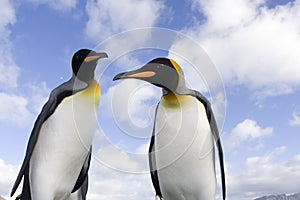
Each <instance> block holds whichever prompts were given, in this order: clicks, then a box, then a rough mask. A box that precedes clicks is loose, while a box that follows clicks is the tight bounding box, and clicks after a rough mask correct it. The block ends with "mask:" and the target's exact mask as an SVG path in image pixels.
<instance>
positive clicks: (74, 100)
mask: <svg viewBox="0 0 300 200" xmlns="http://www.w3.org/2000/svg"><path fill="white" fill-rule="evenodd" d="M94 95H95V93H94V92H87V91H82V92H78V93H76V94H75V95H73V96H70V97H66V98H65V99H63V101H62V102H61V103H60V104H59V105H58V107H57V108H56V110H55V112H54V113H53V114H52V115H51V116H50V117H49V118H48V119H47V120H46V121H45V122H44V124H43V125H42V127H41V130H40V133H39V138H38V141H37V143H36V146H35V148H34V151H33V154H32V156H31V160H30V182H31V190H32V195H33V196H34V197H36V199H46V197H47V198H48V197H50V199H51V198H52V197H58V198H64V197H65V196H64V195H68V193H70V192H71V190H72V188H73V187H74V185H75V182H76V180H77V178H78V175H79V173H80V170H81V167H82V165H83V163H84V160H85V158H86V156H87V153H88V152H89V150H90V146H91V144H92V140H93V136H94V132H95V129H96V125H97V109H98V101H99V96H96V98H95V96H94ZM41 187H42V188H43V187H44V188H43V189H42V188H41ZM45 191H48V193H49V194H47V193H45ZM61 195H62V196H61Z"/></svg>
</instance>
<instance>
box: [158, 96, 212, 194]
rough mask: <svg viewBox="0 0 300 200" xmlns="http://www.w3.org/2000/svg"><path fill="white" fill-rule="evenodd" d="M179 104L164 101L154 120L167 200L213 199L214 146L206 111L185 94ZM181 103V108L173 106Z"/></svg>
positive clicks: (163, 191)
mask: <svg viewBox="0 0 300 200" xmlns="http://www.w3.org/2000/svg"><path fill="white" fill-rule="evenodd" d="M181 98H182V99H181V100H179V102H178V103H172V102H169V101H167V100H165V99H164V97H163V98H162V100H161V102H160V103H159V105H158V109H157V114H156V119H155V130H154V135H155V149H154V152H156V153H155V157H156V168H157V169H158V178H159V183H160V189H161V191H162V194H163V197H164V198H165V199H173V200H185V199H188V200H199V199H214V197H215V190H216V178H215V177H216V174H215V170H214V169H215V166H214V143H213V137H212V134H211V130H210V126H209V122H208V120H207V117H206V113H205V108H204V106H203V104H202V103H200V102H199V101H198V100H197V99H196V98H195V97H192V96H188V95H185V96H184V97H181ZM174 104H178V105H174Z"/></svg>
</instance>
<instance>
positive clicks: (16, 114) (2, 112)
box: [0, 93, 33, 125]
mask: <svg viewBox="0 0 300 200" xmlns="http://www.w3.org/2000/svg"><path fill="white" fill-rule="evenodd" d="M32 118H33V117H32V114H31V112H30V111H29V110H28V100H27V99H26V98H25V97H22V96H17V95H13V94H12V95H9V94H5V93H0V121H5V122H9V123H15V124H18V125H24V124H27V123H28V122H29V120H31V119H32Z"/></svg>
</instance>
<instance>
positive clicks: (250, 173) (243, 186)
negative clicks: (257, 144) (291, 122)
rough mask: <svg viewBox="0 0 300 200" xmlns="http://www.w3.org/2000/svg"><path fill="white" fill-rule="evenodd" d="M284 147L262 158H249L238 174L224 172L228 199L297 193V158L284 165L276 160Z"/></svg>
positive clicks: (299, 172) (299, 179)
mask: <svg viewBox="0 0 300 200" xmlns="http://www.w3.org/2000/svg"><path fill="white" fill-rule="evenodd" d="M285 150H286V147H284V146H282V147H278V148H276V149H275V150H274V151H272V152H270V153H267V154H265V155H263V156H256V157H249V158H247V159H246V161H245V163H244V166H243V168H242V169H240V170H241V172H240V170H238V171H239V173H235V172H234V171H232V170H231V171H227V174H228V176H227V182H228V196H229V197H230V199H232V200H248V199H254V198H255V197H260V196H265V195H269V194H282V193H294V192H299V185H300V155H296V156H294V157H293V158H290V159H289V160H287V161H284V162H283V161H280V160H278V159H276V157H277V156H279V155H280V154H282V153H283V152H284V151H285Z"/></svg>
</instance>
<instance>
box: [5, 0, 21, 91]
mask: <svg viewBox="0 0 300 200" xmlns="http://www.w3.org/2000/svg"><path fill="white" fill-rule="evenodd" d="M0 4H1V7H2V9H1V13H0V89H3V90H7V89H9V88H12V87H16V86H17V79H18V76H19V70H20V69H19V67H18V66H17V65H16V64H15V62H14V60H13V58H12V54H11V42H10V40H9V36H10V32H11V30H10V28H9V25H14V24H15V22H16V12H15V9H14V6H13V4H12V2H11V1H8V0H0Z"/></svg>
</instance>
